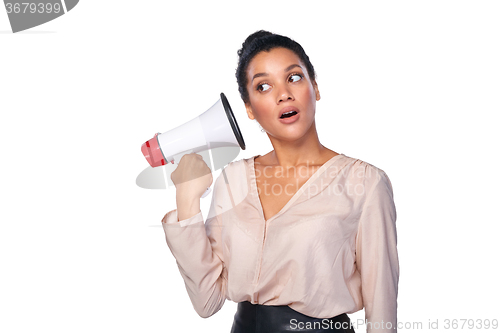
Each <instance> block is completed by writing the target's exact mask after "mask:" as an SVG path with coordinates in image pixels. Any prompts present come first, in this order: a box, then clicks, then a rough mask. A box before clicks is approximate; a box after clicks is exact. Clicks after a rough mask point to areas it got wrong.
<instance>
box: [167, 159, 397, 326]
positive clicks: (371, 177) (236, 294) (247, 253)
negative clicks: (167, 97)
mask: <svg viewBox="0 0 500 333" xmlns="http://www.w3.org/2000/svg"><path fill="white" fill-rule="evenodd" d="M255 157H256V156H254V157H251V158H248V159H242V160H239V161H235V162H231V163H230V164H229V165H227V166H226V167H225V168H224V170H223V171H222V173H221V175H220V176H219V177H218V178H217V180H216V181H215V184H214V192H213V196H212V203H211V206H210V211H209V214H208V217H207V219H206V221H205V223H203V221H204V218H203V216H202V213H201V212H199V213H198V214H197V215H195V216H193V217H191V218H189V219H185V220H183V221H178V220H177V211H176V210H173V211H170V212H168V213H167V214H166V215H165V217H164V218H163V220H162V222H163V223H162V225H163V229H164V231H165V236H166V240H167V244H168V246H169V248H170V250H171V251H172V254H173V255H174V257H175V258H176V260H177V265H178V267H179V270H180V273H181V275H182V277H183V278H184V281H185V285H186V289H187V292H188V294H189V297H190V299H191V302H192V303H193V306H194V308H195V310H196V312H197V313H198V314H199V315H200V316H201V317H209V316H211V315H213V314H214V313H216V312H217V311H218V310H219V309H220V308H221V307H222V305H223V304H224V301H225V300H226V299H228V300H232V301H234V302H242V301H250V302H251V303H253V304H263V305H288V306H290V307H291V308H292V309H294V310H296V311H298V312H301V313H303V314H305V315H307V316H310V317H316V318H330V317H334V316H336V315H339V314H342V313H353V312H356V311H358V310H361V309H362V308H363V307H364V308H365V313H366V320H367V321H368V322H369V323H371V326H370V324H368V323H367V324H366V325H367V329H368V332H395V331H396V324H397V321H396V307H397V301H396V299H397V291H398V279H399V263H398V254H397V248H396V225H395V223H396V208H395V206H394V201H393V191H392V185H391V182H390V180H389V178H388V177H387V175H386V174H385V172H384V171H382V170H381V169H378V168H377V167H375V166H373V165H371V164H368V163H366V162H364V161H361V160H359V159H355V158H352V157H348V156H346V155H344V154H340V155H336V156H334V157H332V158H331V159H330V160H328V161H327V162H326V163H325V164H323V165H322V166H321V167H320V168H319V169H317V170H316V172H315V173H314V174H313V175H312V176H311V177H310V178H309V179H308V180H307V181H306V183H305V184H304V185H303V186H302V187H301V188H300V189H299V190H298V191H297V192H296V193H295V195H294V196H293V197H292V198H291V199H290V201H289V202H288V203H287V204H286V205H285V206H284V207H283V208H282V209H281V211H280V212H278V213H277V214H276V215H274V216H273V217H272V218H270V219H269V220H267V221H266V220H265V219H264V214H263V210H262V205H261V202H260V199H259V195H258V191H257V183H256V173H255V167H254V163H255ZM377 323H378V324H377ZM389 323H390V324H389ZM389 326H392V327H393V329H392V330H391V329H371V327H384V328H387V327H389Z"/></svg>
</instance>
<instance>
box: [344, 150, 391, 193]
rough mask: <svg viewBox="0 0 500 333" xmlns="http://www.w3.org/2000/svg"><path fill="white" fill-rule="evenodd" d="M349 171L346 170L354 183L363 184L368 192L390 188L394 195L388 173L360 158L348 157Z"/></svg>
mask: <svg viewBox="0 0 500 333" xmlns="http://www.w3.org/2000/svg"><path fill="white" fill-rule="evenodd" d="M347 158H348V160H349V163H348V170H346V171H347V172H348V174H349V177H350V178H351V181H353V182H354V183H360V184H363V186H364V188H365V190H366V191H368V192H370V191H373V190H376V189H382V188H384V187H385V188H388V189H389V190H390V192H391V193H392V184H391V181H390V179H389V176H388V175H387V173H386V172H385V171H384V170H383V169H381V168H380V167H377V166H375V165H373V164H371V163H368V162H366V161H364V160H361V159H359V158H354V157H349V156H347Z"/></svg>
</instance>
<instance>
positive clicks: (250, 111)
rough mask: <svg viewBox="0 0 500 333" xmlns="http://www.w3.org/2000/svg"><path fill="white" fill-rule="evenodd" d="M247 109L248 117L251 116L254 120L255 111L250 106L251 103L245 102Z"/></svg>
mask: <svg viewBox="0 0 500 333" xmlns="http://www.w3.org/2000/svg"><path fill="white" fill-rule="evenodd" d="M245 109H246V110H247V115H248V118H250V119H251V120H254V119H255V117H254V115H253V111H252V107H251V106H250V103H245Z"/></svg>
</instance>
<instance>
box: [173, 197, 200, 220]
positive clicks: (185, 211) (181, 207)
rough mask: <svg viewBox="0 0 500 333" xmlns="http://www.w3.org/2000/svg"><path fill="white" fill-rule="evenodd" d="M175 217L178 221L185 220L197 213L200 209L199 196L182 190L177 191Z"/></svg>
mask: <svg viewBox="0 0 500 333" xmlns="http://www.w3.org/2000/svg"><path fill="white" fill-rule="evenodd" d="M176 201H177V219H178V220H179V221H182V220H186V219H188V218H191V217H193V216H195V215H196V214H198V213H199V212H200V211H201V209H200V198H199V197H197V196H196V195H192V194H189V193H184V192H181V193H179V192H177V194H176Z"/></svg>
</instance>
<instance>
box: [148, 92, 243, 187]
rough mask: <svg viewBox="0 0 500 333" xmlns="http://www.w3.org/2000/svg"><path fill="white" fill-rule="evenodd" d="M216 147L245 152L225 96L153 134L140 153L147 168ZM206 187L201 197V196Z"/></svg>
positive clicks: (238, 129)
mask: <svg viewBox="0 0 500 333" xmlns="http://www.w3.org/2000/svg"><path fill="white" fill-rule="evenodd" d="M218 147H240V148H241V149H243V150H245V141H244V140H243V136H242V135H241V131H240V128H239V127H238V123H237V122H236V119H235V118H234V114H233V111H232V110H231V106H230V105H229V102H228V101H227V98H226V96H225V95H224V94H223V93H221V94H220V99H219V100H218V101H217V102H216V103H215V104H214V105H213V106H212V107H211V108H210V109H208V110H207V111H205V112H203V113H202V114H201V115H199V116H198V117H196V118H194V119H192V120H190V121H188V122H187V123H184V124H182V125H180V126H178V127H176V128H174V129H171V130H170V131H167V132H164V133H161V134H160V133H157V134H155V136H154V137H153V138H152V139H150V140H148V141H146V142H145V143H143V144H142V147H141V151H142V154H143V155H144V157H145V158H146V160H147V161H148V163H149V164H150V165H151V167H153V168H155V167H158V166H162V165H165V164H167V163H174V156H175V155H177V154H179V153H182V152H186V151H191V152H192V153H197V152H200V151H204V150H208V149H212V148H218ZM209 192H210V188H208V189H207V191H206V192H205V193H204V194H203V197H205V196H206V195H207V194H208V193H209Z"/></svg>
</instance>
